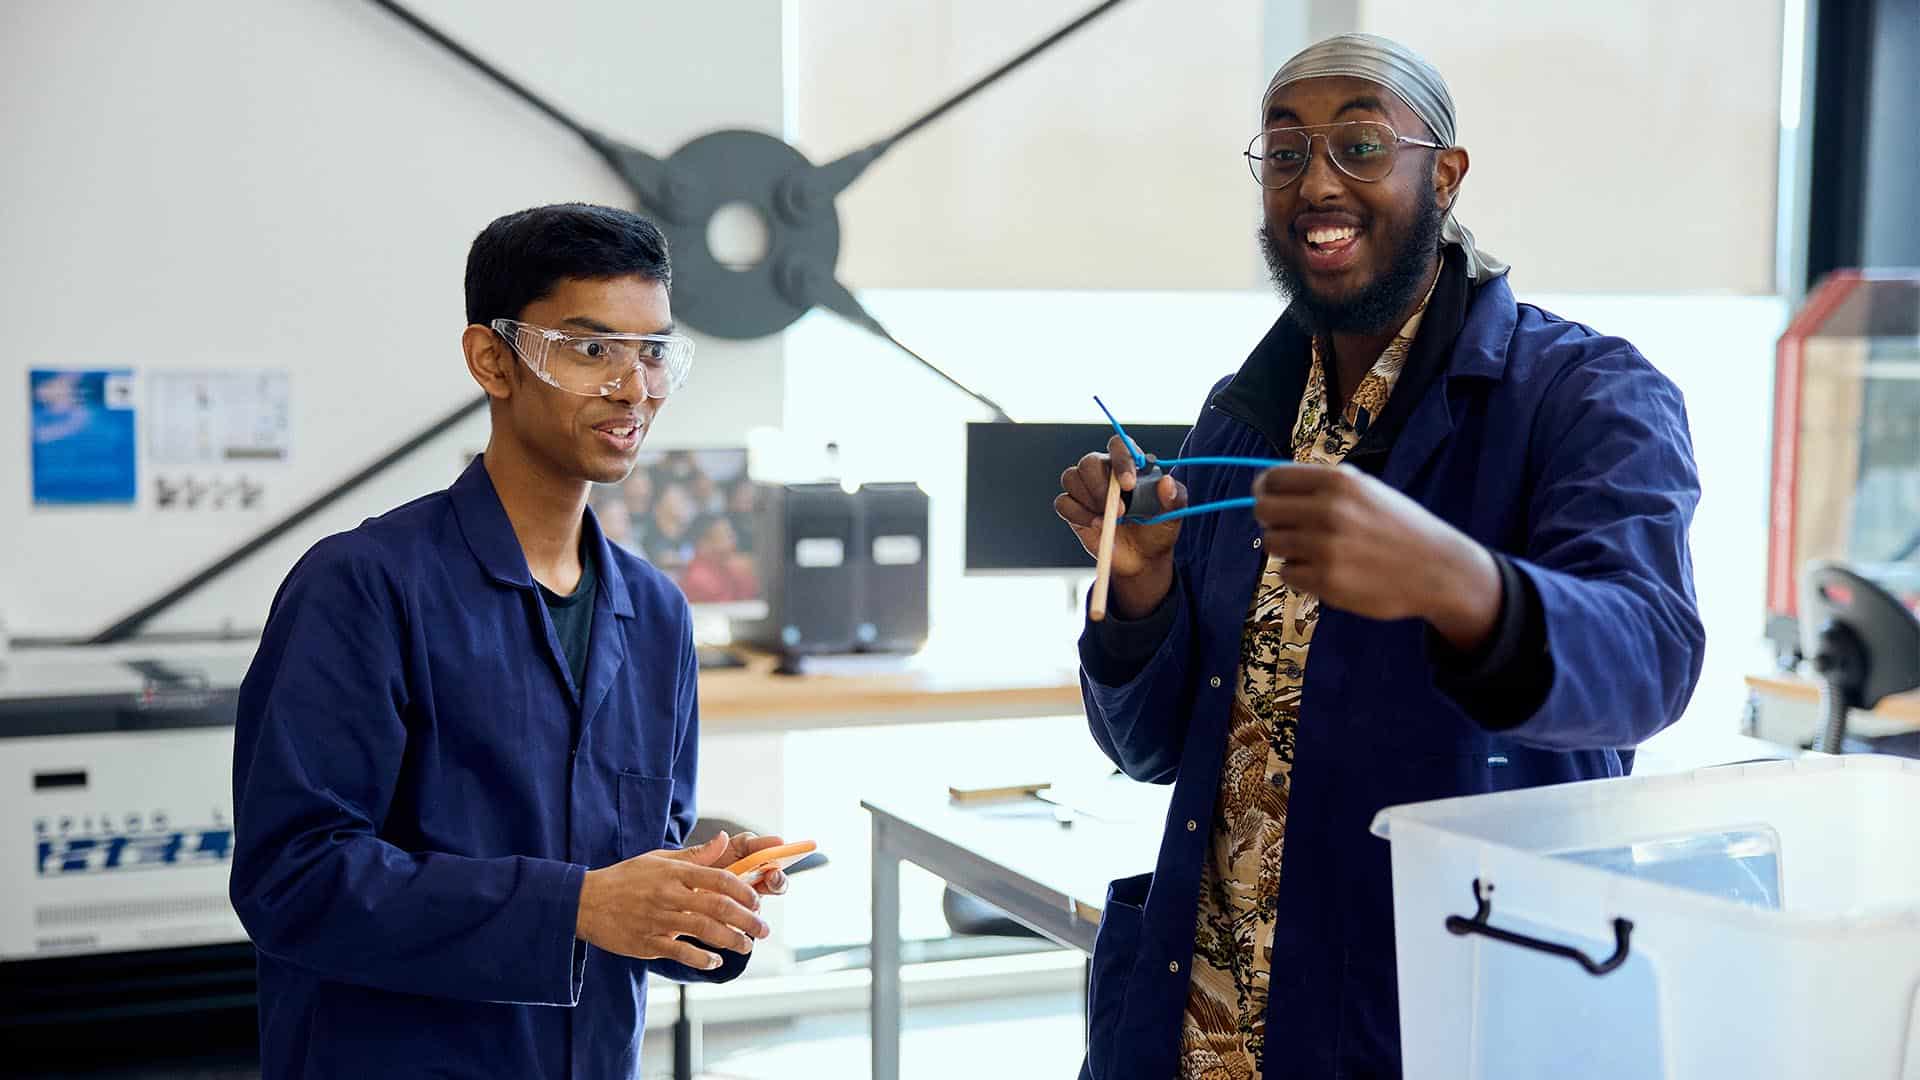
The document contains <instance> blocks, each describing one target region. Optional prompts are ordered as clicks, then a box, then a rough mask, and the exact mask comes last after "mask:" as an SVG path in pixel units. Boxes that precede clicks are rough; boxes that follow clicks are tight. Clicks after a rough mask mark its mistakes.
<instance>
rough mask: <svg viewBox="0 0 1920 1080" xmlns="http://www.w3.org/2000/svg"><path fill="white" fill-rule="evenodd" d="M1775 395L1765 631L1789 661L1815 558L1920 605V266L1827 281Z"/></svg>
mask: <svg viewBox="0 0 1920 1080" xmlns="http://www.w3.org/2000/svg"><path fill="white" fill-rule="evenodd" d="M1773 394H1774V414H1773V434H1774V439H1773V482H1772V491H1771V497H1770V500H1769V504H1770V505H1769V510H1768V529H1767V637H1768V638H1769V639H1770V640H1771V641H1772V642H1773V644H1774V647H1775V650H1776V652H1777V654H1778V656H1779V658H1780V662H1781V666H1782V667H1783V668H1791V667H1793V666H1796V665H1797V663H1798V661H1799V660H1800V658H1801V657H1802V655H1803V653H1804V652H1805V651H1806V646H1805V642H1806V641H1808V640H1810V639H1809V638H1808V636H1807V630H1808V628H1807V627H1804V626H1802V604H1803V599H1802V591H1801V580H1800V579H1801V574H1802V571H1803V569H1804V568H1805V567H1806V566H1807V565H1808V564H1809V563H1812V562H1816V561H1830V562H1837V563H1844V564H1846V565H1847V566H1849V567H1850V568H1851V569H1852V570H1854V571H1855V572H1857V573H1859V574H1860V575H1861V576H1862V577H1864V578H1867V579H1868V580H1870V581H1873V582H1874V583H1876V584H1878V585H1879V586H1881V587H1882V588H1884V589H1886V590H1887V591H1888V592H1889V593H1892V594H1893V595H1894V596H1895V597H1897V598H1898V599H1899V600H1900V601H1901V602H1902V603H1904V604H1905V605H1906V606H1907V608H1908V609H1909V610H1913V611H1917V612H1920V270H1843V271H1837V272H1835V273H1833V274H1831V275H1829V276H1827V277H1826V278H1824V279H1823V280H1822V281H1821V282H1820V284H1819V285H1818V286H1816V287H1815V288H1814V290H1813V291H1812V292H1811V293H1810V294H1808V296H1807V299H1806V302H1805V303H1804V304H1803V305H1802V306H1801V308H1800V310H1799V312H1798V313H1796V314H1795V315H1794V317H1793V320H1792V321H1791V322H1790V323H1788V325H1787V329H1786V332H1785V333H1783V334H1782V335H1781V336H1780V343H1779V347H1778V351H1777V353H1776V358H1775V372H1774V391H1773ZM1813 630H1814V631H1815V632H1817V631H1818V628H1817V627H1816V628H1813Z"/></svg>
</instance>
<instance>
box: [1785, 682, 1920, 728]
mask: <svg viewBox="0 0 1920 1080" xmlns="http://www.w3.org/2000/svg"><path fill="white" fill-rule="evenodd" d="M1747 688H1748V689H1749V690H1752V691H1753V692H1754V693H1756V694H1763V695H1766V696H1768V697H1776V698H1784V699H1786V700H1788V701H1795V702H1800V703H1803V704H1807V705H1818V704H1819V703H1820V684H1819V683H1818V682H1815V681H1814V680H1812V679H1805V678H1801V677H1800V676H1798V675H1749V676H1747ZM1872 712H1873V715H1874V716H1875V717H1878V718H1879V719H1882V720H1887V721H1891V722H1893V723H1897V724H1899V725H1902V726H1905V727H1920V692H1915V693H1906V694H1895V695H1893V696H1892V697H1889V698H1887V699H1886V700H1885V701H1882V702H1881V703H1880V704H1879V705H1877V706H1875V707H1874V709H1873V710H1872Z"/></svg>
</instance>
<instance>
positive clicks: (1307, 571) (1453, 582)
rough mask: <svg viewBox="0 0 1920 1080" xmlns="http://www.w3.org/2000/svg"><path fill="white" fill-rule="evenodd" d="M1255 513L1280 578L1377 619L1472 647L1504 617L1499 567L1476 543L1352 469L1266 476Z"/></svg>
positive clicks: (1282, 470)
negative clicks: (1419, 625)
mask: <svg viewBox="0 0 1920 1080" xmlns="http://www.w3.org/2000/svg"><path fill="white" fill-rule="evenodd" d="M1253 495H1254V506H1253V516H1254V518H1255V520H1257V521H1258V522H1259V523H1260V527H1261V528H1262V529H1263V530H1265V538H1264V540H1263V541H1262V542H1263V544H1264V545H1265V549H1266V553H1267V555H1268V556H1270V557H1271V556H1279V557H1280V558H1283V559H1285V560H1286V562H1287V565H1286V567H1285V569H1284V570H1283V571H1282V572H1281V575H1280V576H1281V578H1282V580H1284V581H1285V582H1286V583H1287V584H1288V585H1290V586H1292V587H1293V588H1295V589H1299V590H1301V591H1303V592H1309V593H1312V594H1314V595H1315V596H1318V597H1319V598H1320V599H1321V600H1322V601H1323V602H1325V603H1327V604H1330V605H1332V606H1334V607H1337V608H1342V609H1344V610H1346V611H1351V612H1353V613H1354V614H1356V615H1364V616H1366V617H1368V618H1373V619H1408V618H1420V619H1425V620H1427V622H1428V623H1430V624H1432V626H1433V628H1434V629H1435V630H1436V631H1438V632H1439V633H1440V635H1441V636H1442V637H1443V638H1445V639H1446V640H1447V642H1448V644H1450V645H1452V646H1453V647H1454V648H1455V649H1458V650H1460V651H1462V652H1469V651H1472V650H1473V649H1474V648H1476V647H1478V646H1479V645H1480V644H1481V643H1482V642H1484V641H1485V640H1486V638H1487V635H1489V634H1490V633H1492V632H1493V628H1494V622H1495V621H1496V620H1497V619H1498V618H1499V615H1500V590H1501V586H1500V568H1499V566H1498V565H1497V564H1496V563H1495V562H1494V560H1493V556H1492V554H1490V553H1489V552H1488V551H1487V549H1486V548H1484V547H1482V546H1481V545H1480V544H1479V543H1477V542H1475V541H1474V540H1473V539H1472V538H1471V537H1468V536H1467V535H1466V534H1464V533H1462V532H1460V530H1458V529H1456V528H1454V527H1453V526H1451V525H1449V524H1447V523H1446V522H1444V521H1442V520H1440V519H1439V518H1438V517H1436V516H1434V514H1433V513H1432V512H1430V511H1429V510H1427V508H1426V507H1424V506H1421V505H1420V504H1419V503H1417V502H1415V501H1413V500H1412V499H1410V498H1408V497H1407V496H1406V495H1403V494H1401V493H1400V492H1398V491H1396V490H1394V489H1393V488H1392V487H1389V486H1388V485H1386V484H1384V483H1382V482H1381V481H1379V480H1376V479H1374V478H1373V477H1371V476H1368V475H1367V474H1366V473H1363V472H1361V471H1360V470H1358V469H1355V468H1353V467H1352V466H1347V465H1341V466H1329V465H1307V464H1292V465H1282V466H1279V467H1277V468H1271V469H1268V470H1266V471H1265V472H1263V473H1261V474H1260V476H1259V478H1258V479H1256V480H1255V481H1254V484H1253Z"/></svg>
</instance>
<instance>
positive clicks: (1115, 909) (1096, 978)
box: [1087, 874, 1153, 1077]
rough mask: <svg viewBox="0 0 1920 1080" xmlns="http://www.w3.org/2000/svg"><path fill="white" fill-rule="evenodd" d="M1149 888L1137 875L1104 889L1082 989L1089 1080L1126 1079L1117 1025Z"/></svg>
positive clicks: (1150, 878)
mask: <svg viewBox="0 0 1920 1080" xmlns="http://www.w3.org/2000/svg"><path fill="white" fill-rule="evenodd" d="M1152 885H1153V875H1152V874H1140V875H1138V876H1136V877H1129V878H1121V879H1119V880H1118V881H1115V882H1114V883H1113V884H1112V885H1110V886H1108V887H1107V903H1106V906H1105V907H1104V908H1102V909H1101V912H1100V932H1099V933H1098V934H1097V935H1095V937H1094V942H1093V971H1092V976H1091V980H1092V981H1091V984H1090V985H1089V987H1088V989H1087V1064H1088V1066H1089V1067H1090V1069H1091V1071H1092V1074H1093V1075H1094V1076H1095V1077H1117V1076H1124V1075H1126V1067H1125V1065H1124V1064H1123V1063H1124V1061H1125V1058H1126V1056H1127V1055H1126V1052H1125V1049H1124V1048H1123V1047H1122V1045H1121V1042H1122V1040H1121V1037H1120V1036H1121V1031H1122V1030H1123V1024H1122V1022H1121V1021H1122V1016H1123V1014H1124V1012H1125V1006H1126V1001H1127V983H1128V981H1129V977H1130V976H1131V975H1132V974H1133V968H1134V961H1136V960H1138V959H1139V955H1140V927H1141V925H1142V924H1143V923H1144V922H1145V921H1146V903H1147V892H1148V890H1149V889H1150V888H1151V887H1152Z"/></svg>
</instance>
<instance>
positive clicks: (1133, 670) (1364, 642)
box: [1055, 35, 1704, 1080]
mask: <svg viewBox="0 0 1920 1080" xmlns="http://www.w3.org/2000/svg"><path fill="white" fill-rule="evenodd" d="M1260 122H1261V124H1262V131H1261V133H1260V135H1258V136H1256V137H1255V139H1254V140H1253V142H1252V144H1251V145H1250V146H1249V147H1248V150H1247V156H1248V160H1249V165H1250V168H1251V171H1252V173H1253V178H1254V180H1255V181H1256V182H1258V183H1259V185H1260V188H1261V189H1262V191H1263V196H1264V209H1265V214H1264V223H1263V226H1262V228H1261V230H1260V234H1259V235H1260V241H1261V246H1262V248H1263V250H1264V251H1265V254H1266V257H1267V263H1268V266H1269V267H1270V269H1271V271H1272V274H1273V278H1274V280H1275V282H1276V283H1277V284H1278V285H1279V287H1280V288H1281V290H1282V291H1283V292H1284V294H1285V295H1286V296H1287V297H1288V299H1289V300H1290V304H1289V306H1288V308H1287V311H1286V314H1285V315H1284V316H1283V317H1282V318H1281V319H1280V320H1279V321H1278V322H1277V323H1276V324H1275V325H1274V327H1273V329H1272V330H1271V331H1270V332H1269V333H1268V334H1267V336H1266V338H1265V339H1264V340H1262V341H1261V342H1260V344H1259V345H1258V346H1257V347H1256V348H1255V349H1254V350H1253V353H1252V355H1251V356H1249V357H1248V359H1247V361H1246V363H1245V365H1244V366H1243V367H1241V369H1240V371H1239V372H1238V373H1237V374H1235V375H1233V376H1232V377H1230V378H1227V379H1223V380H1222V381H1221V382H1220V383H1219V384H1218V385H1216V386H1215V387H1214V389H1213V392H1212V394H1211V396H1210V397H1209V399H1208V401H1207V404H1206V408H1205V409H1204V410H1203V411H1202V413H1201V415H1200V419H1199V421H1198V423H1197V424H1196V425H1195V427H1194V428H1193V432H1192V434H1191V436H1190V437H1189V439H1188V442H1187V445H1186V447H1185V449H1184V450H1183V451H1182V456H1202V455H1227V456H1238V457H1255V458H1276V457H1278V458H1286V459H1290V460H1291V461H1292V462H1294V464H1291V465H1286V466H1281V467H1278V468H1272V469H1269V470H1267V471H1265V472H1263V473H1260V474H1259V475H1258V478H1257V479H1256V480H1255V481H1254V482H1253V484H1252V492H1251V494H1252V495H1253V496H1254V498H1255V500H1256V501H1255V505H1254V506H1253V508H1252V512H1251V513H1249V512H1248V511H1247V510H1245V509H1239V508H1235V509H1231V510H1225V511H1222V512H1219V513H1211V514H1205V515H1200V516H1193V517H1188V518H1186V519H1184V520H1174V521H1169V522H1166V523H1162V524H1147V525H1122V526H1120V527H1119V528H1118V529H1117V530H1116V538H1115V546H1114V554H1113V561H1112V574H1113V576H1112V579H1111V585H1112V596H1111V605H1112V611H1113V613H1114V617H1110V618H1108V619H1107V620H1105V621H1103V622H1091V621H1090V622H1089V623H1088V624H1087V627H1086V632H1085V634H1084V635H1083V636H1082V638H1081V641H1080V656H1081V661H1082V676H1081V682H1082V685H1083V687H1084V691H1085V697H1086V706H1087V712H1088V716H1089V718H1090V723H1091V726H1092V729H1093V737H1094V739H1095V740H1096V741H1097V742H1098V743H1099V744H1100V746H1101V748H1102V749H1103V750H1105V751H1106V753H1107V755H1108V756H1109V757H1110V758H1112V759H1113V760H1114V762H1115V763H1116V764H1118V765H1119V766H1120V767H1121V768H1122V769H1124V770H1125V771H1126V772H1127V774H1128V775H1130V776H1132V777H1134V778H1135V779H1138V780H1145V781H1151V782H1154V783H1162V784H1165V783H1171V784H1173V785H1174V790H1173V798H1172V804H1171V809H1170V810H1169V813H1168V817H1167V824H1166V831H1165V833H1164V837H1163V840H1162V842H1161V848H1160V856H1159V860H1158V862H1157V864H1156V867H1155V871H1154V873H1152V874H1148V875H1144V876H1141V877H1136V878H1128V879H1124V880H1121V881H1116V882H1114V884H1113V886H1112V891H1111V893H1110V895H1109V897H1108V902H1107V906H1106V908H1105V913H1104V918H1103V920H1102V922H1101V926H1100V933H1099V940H1098V947H1097V948H1096V950H1095V952H1094V958H1093V984H1092V988H1091V991H1090V1000H1089V1013H1090V1017H1089V1018H1090V1031H1089V1049H1088V1055H1087V1062H1086V1065H1085V1067H1084V1069H1083V1071H1082V1073H1081V1075H1082V1077H1083V1080H1084V1078H1097V1080H1115V1078H1131V1077H1151V1078H1155V1080H1160V1078H1167V1077H1176V1076H1177V1077H1193V1078H1206V1080H1216V1078H1218V1080H1227V1078H1232V1080H1248V1078H1252V1077H1269V1078H1275V1077H1287V1078H1296V1077H1298V1078H1314V1080H1321V1078H1326V1077H1388V1076H1398V1075H1399V1074H1400V1046H1399V1012H1398V1007H1397V1006H1398V1003H1397V1001H1396V991H1395V978H1394V940H1393V930H1394V928H1393V895H1392V886H1391V882H1390V880H1389V868H1388V853H1387V845H1386V843H1385V842H1384V841H1382V840H1379V839H1376V838H1374V837H1372V836H1370V835H1369V834H1368V826H1369V822H1370V820H1371V819H1372V817H1373V815H1374V814H1375V813H1376V812H1377V811H1379V810H1380V809H1382V808H1383V807H1386V806H1390V805H1394V804H1398V803H1407V802H1416V801H1420V800H1425V799H1435V798H1440V797H1444V796H1453V795H1465V794H1473V793H1477V792H1488V791H1501V790H1505V789H1509V788H1517V787H1525V786H1529V785H1535V784H1549V783H1557V782H1561V781H1568V780H1582V779H1588V778H1593V777H1609V776H1620V775H1623V774H1624V773H1626V772H1627V771H1628V769H1629V768H1630V767H1631V765H1632V761H1633V751H1632V747H1634V746H1635V745H1636V744H1638V743H1639V742H1641V741H1642V740H1644V739H1646V738H1647V737H1648V736H1650V735H1652V734H1653V733H1654V732H1656V731H1659V730H1660V729H1661V728H1663V727H1665V726H1666V725H1668V724H1670V723H1672V722H1673V721H1674V720H1676V719H1678V718H1679V716H1680V713H1681V711H1682V709H1683V708H1684V707H1685V705H1686V702H1687V699H1688V697H1689V696H1690V695H1691V694H1692V692H1693V686H1694V683H1695V681H1696V680H1697V679H1698V678H1699V673H1700V663H1701V657H1702V653H1703V649H1704V635H1703V633H1702V630H1701V625H1700V619H1699V615H1698V613H1697V611H1696V608H1695V603H1694V596H1693V584H1692V562H1691V556H1690V555H1689V552H1688V548H1687V526H1688V522H1689V521H1690V520H1691V518H1692V514H1693V509H1694V505H1695V503H1696V502H1697V501H1698V498H1699V486H1698V482H1697V480H1696V477H1695V473H1694V466H1693V458H1692V449H1691V444H1690V441H1689V437H1688V433H1687V421H1686V414H1685V410H1684V407H1683V405H1682V402H1681V399H1680V394H1679V392H1678V391H1677V390H1676V389H1675V388H1674V386H1673V384H1672V383H1671V382H1669V381H1668V380H1667V379H1666V378H1665V377H1663V376H1662V375H1661V374H1660V373H1659V372H1658V371H1656V370H1654V368H1653V367H1652V365H1650V364H1649V363H1648V362H1647V361H1646V360H1645V359H1644V358H1643V357H1642V356H1641V355H1640V354H1639V353H1638V352H1636V351H1635V350H1634V348H1633V346H1632V345H1630V344H1628V343H1627V342H1625V341H1622V340H1620V339H1619V338H1614V337H1607V336H1605V335H1603V334H1599V333H1596V332H1595V331H1593V330H1590V329H1588V328H1587V327H1584V326H1581V325H1578V324H1576V323H1571V322H1567V321H1565V320H1562V319H1559V318H1557V317H1555V316H1553V315H1551V314H1548V313H1547V312H1544V311H1541V310H1540V309H1538V308H1535V307H1531V306H1528V305H1524V304H1518V303H1516V302H1515V301H1514V298H1513V293H1512V292H1511V291H1510V290H1509V289H1508V287H1507V283H1506V280H1505V278H1504V276H1503V275H1504V273H1505V270H1506V268H1505V266H1503V265H1501V264H1500V263H1499V262H1498V261H1496V260H1495V259H1494V258H1492V257H1491V256H1490V255H1488V254H1487V253H1486V252H1484V251H1481V250H1479V249H1478V248H1476V246H1475V244H1474V240H1473V237H1472V236H1471V234H1469V233H1468V232H1467V230H1466V229H1464V228H1462V227H1461V226H1460V225H1459V223H1458V222H1457V221H1456V220H1455V219H1454V217H1453V216H1452V209H1453V205H1454V202H1455V200H1457V199H1458V198H1459V196H1460V192H1461V185H1462V182H1463V181H1464V180H1465V179H1466V176H1467V167H1468V158H1467V153H1466V151H1465V150H1464V149H1462V148H1460V147H1458V146H1455V145H1454V113H1453V103H1452V99H1451V97H1450V96H1449V94H1448V92H1447V88H1446V84H1445V82H1444V81H1443V80H1442V79H1441V77H1440V74H1439V73H1438V72H1437V71H1435V70H1434V69H1433V68H1432V67H1431V66H1430V65H1429V64H1428V63H1427V62H1426V61H1425V60H1423V59H1421V58H1420V57H1419V56H1417V55H1416V54H1414V53H1413V52H1411V51H1410V50H1408V49H1406V48H1405V47H1404V46H1401V45H1399V44H1397V43H1395V42H1392V41H1388V40H1386V39H1383V38H1377V37H1371V36H1364V35H1346V36H1342V37H1339V38H1333V39H1330V40H1328V41H1324V42H1321V43H1319V44H1317V45H1314V46H1311V47H1310V48H1308V49H1306V50H1305V51H1303V52H1302V53H1300V54H1299V55H1298V56H1296V57H1294V58H1293V59H1292V60H1290V61H1288V63H1287V64H1286V65H1285V66H1284V67H1283V68H1281V70H1280V72H1279V73H1278V74H1277V75H1276V76H1275V77H1274V79H1273V82H1272V84H1271V85H1270V86H1269V88H1268V90H1267V93H1266V96H1265V97H1264V99H1263V100H1262V102H1261V106H1260ZM1552 142H1553V140H1552V138H1551V137H1543V138H1542V139H1541V140H1540V141H1539V145H1540V146H1541V147H1542V148H1543V152H1548V151H1547V150H1546V149H1545V148H1546V147H1549V146H1550V145H1551V144H1552ZM1109 462H1112V464H1113V466H1114V467H1116V468H1117V469H1118V470H1119V472H1120V486H1121V487H1122V488H1123V489H1126V490H1128V491H1131V490H1132V488H1133V487H1134V486H1135V480H1136V476H1137V472H1136V469H1135V466H1134V462H1133V461H1132V460H1131V459H1130V458H1129V456H1128V454H1127V450H1126V448H1125V446H1124V445H1123V444H1122V443H1121V442H1120V440H1119V439H1118V438H1117V437H1116V439H1115V440H1114V442H1113V443H1112V444H1110V446H1109V447H1108V452H1107V453H1105V454H1090V455H1088V456H1087V457H1086V458H1083V459H1082V460H1081V461H1080V462H1079V463H1077V464H1076V465H1074V466H1073V467H1071V468H1069V469H1068V470H1067V471H1066V472H1065V473H1064V474H1063V475H1062V477H1061V483H1062V486H1063V488H1064V489H1065V490H1064V492H1063V494H1062V495H1061V496H1060V497H1059V499H1058V500H1057V502H1056V504H1055V506H1056V509H1057V510H1058V512H1059V513H1060V515H1061V516H1062V517H1063V518H1065V519H1066V520H1067V522H1068V523H1069V524H1070V525H1071V526H1073V528H1074V529H1075V531H1076V532H1078V533H1079V535H1080V537H1081V539H1082V541H1083V542H1084V543H1085V544H1086V545H1087V547H1088V550H1089V551H1092V550H1094V549H1095V545H1096V544H1097V542H1098V540H1099V536H1100V530H1101V527H1102V519H1101V509H1102V507H1103V505H1104V503H1105V499H1106V484H1107V479H1108V469H1109ZM1175 474H1176V475H1172V476H1168V477H1166V478H1164V479H1161V480H1159V481H1158V482H1157V492H1156V494H1157V495H1158V498H1159V502H1160V503H1161V504H1162V505H1163V506H1167V507H1175V508H1177V507H1182V506H1187V505H1199V504H1203V503H1209V502H1214V501H1217V500H1221V499H1227V498H1233V497H1244V496H1246V495H1247V494H1248V483H1247V478H1248V473H1246V472H1244V471H1235V470H1233V469H1229V468H1222V467H1217V466H1216V467H1209V466H1194V467H1191V468H1177V469H1176V470H1175ZM1309 646H1311V653H1312V657H1311V660H1309V658H1308V652H1309ZM1470 884H1471V883H1470V882H1467V881H1462V882H1460V894H1459V898H1458V899H1459V900H1460V902H1461V907H1462V910H1463V912H1470V911H1471V910H1472V907H1471V901H1472V895H1471V893H1470ZM1432 932H1433V933H1442V932H1444V931H1443V930H1442V928H1441V927H1440V926H1439V925H1438V924H1437V923H1436V924H1435V925H1434V926H1433V927H1432Z"/></svg>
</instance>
